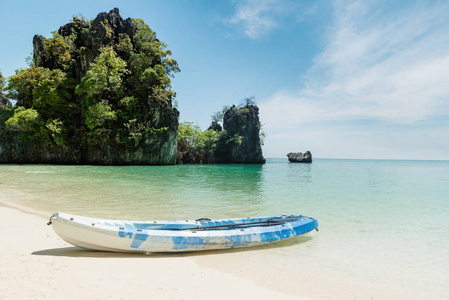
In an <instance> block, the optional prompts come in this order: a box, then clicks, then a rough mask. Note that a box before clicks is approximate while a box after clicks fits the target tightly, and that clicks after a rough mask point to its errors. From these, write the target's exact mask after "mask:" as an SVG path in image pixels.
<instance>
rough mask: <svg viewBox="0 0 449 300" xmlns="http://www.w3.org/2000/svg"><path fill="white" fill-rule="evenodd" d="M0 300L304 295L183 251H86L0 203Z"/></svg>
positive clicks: (32, 217)
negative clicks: (209, 265) (0, 241)
mask: <svg viewBox="0 0 449 300" xmlns="http://www.w3.org/2000/svg"><path fill="white" fill-rule="evenodd" d="M0 228H1V229H0V233H1V235H2V236H3V240H4V241H7V242H6V243H4V246H2V247H1V250H0V265H1V268H0V298H1V299H21V298H22V299H23V298H33V299H47V298H55V299H58V298H59V299H62V298H64V299H148V298H149V297H150V298H153V299H210V297H211V296H214V299H232V298H234V299H239V298H241V299H308V298H306V297H299V296H293V295H289V294H284V293H280V292H277V291H273V290H270V289H267V288H263V287H261V286H258V285H257V284H256V283H255V282H254V281H252V280H248V279H244V278H239V277H236V276H233V275H229V274H226V273H223V272H219V271H216V270H214V269H210V268H206V267H201V266H199V265H198V264H197V263H196V262H195V260H194V259H192V258H191V257H190V256H189V255H185V254H149V255H144V254H127V253H112V252H111V253H109V252H95V251H87V250H83V249H81V248H77V247H73V246H72V245H70V244H67V243H66V242H64V241H63V240H61V239H60V238H59V237H58V236H57V235H56V233H54V231H53V230H52V229H51V227H49V226H47V225H46V220H45V218H43V217H41V216H37V215H33V214H29V213H26V212H23V211H20V210H18V209H16V208H11V207H8V206H6V205H5V204H4V203H3V204H2V205H1V206H0Z"/></svg>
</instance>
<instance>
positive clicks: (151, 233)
mask: <svg viewBox="0 0 449 300" xmlns="http://www.w3.org/2000/svg"><path fill="white" fill-rule="evenodd" d="M284 219H285V220H286V221H285V222H284V221H283V220H284ZM273 220H274V221H273ZM270 222H272V223H270ZM50 223H51V225H52V226H53V229H54V231H55V232H56V233H57V234H58V235H59V236H60V237H61V238H62V239H63V240H65V241H66V242H68V243H70V244H72V245H75V246H78V247H81V248H85V249H90V250H98V251H113V252H181V251H199V250H214V249H228V248H237V247H249V246H258V245H264V244H268V243H273V242H277V241H281V240H285V239H289V238H293V237H295V236H298V235H302V234H305V233H307V232H310V231H312V230H313V229H316V228H317V227H318V221H317V220H315V219H313V218H310V217H304V216H271V217H258V218H244V219H227V220H213V221H212V220H201V219H200V220H196V221H189V220H186V221H125V220H105V219H94V218H88V217H82V216H76V215H70V214H65V213H55V214H53V216H52V217H51V219H50ZM253 224H254V225H253ZM272 224H274V225H272Z"/></svg>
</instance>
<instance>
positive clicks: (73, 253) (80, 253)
mask: <svg viewBox="0 0 449 300" xmlns="http://www.w3.org/2000/svg"><path fill="white" fill-rule="evenodd" d="M310 240H313V237H311V236H300V237H297V238H293V239H289V240H285V241H280V242H276V243H272V244H268V245H262V246H254V247H247V248H245V247H243V248H233V249H223V250H204V251H191V252H164V253H146V252H132V253H130V252H123V253H122V252H106V251H95V250H87V249H83V248H79V247H64V248H53V249H45V250H40V251H35V252H33V253H31V254H32V255H43V256H65V257H96V258H142V257H153V258H171V257H189V256H202V255H219V254H230V253H238V252H246V251H264V250H269V249H276V248H286V247H292V246H297V245H301V244H304V243H306V242H308V241H310Z"/></svg>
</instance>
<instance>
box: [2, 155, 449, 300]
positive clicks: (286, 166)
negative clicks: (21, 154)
mask: <svg viewBox="0 0 449 300" xmlns="http://www.w3.org/2000/svg"><path fill="white" fill-rule="evenodd" d="M0 201H1V202H3V203H4V204H7V205H10V206H20V207H26V208H27V209H31V210H34V211H37V212H39V213H42V214H46V215H48V216H50V215H51V213H53V212H57V211H61V212H67V213H73V214H80V215H86V216H91V217H104V218H116V219H117V218H119V219H159V220H162V219H196V218H200V217H209V218H231V217H241V216H260V215H273V214H303V215H307V216H312V217H315V218H316V219H318V221H319V223H320V226H319V230H320V231H319V232H313V233H312V234H310V235H308V236H304V237H299V238H298V240H296V241H290V242H283V243H280V245H276V244H274V245H269V246H264V247H259V248H261V249H257V250H264V249H265V252H264V251H257V250H255V251H253V252H242V253H244V254H245V257H246V258H247V259H246V260H243V259H242V261H240V262H239V263H240V264H241V265H242V266H247V267H253V266H255V265H257V264H258V263H260V261H258V260H256V258H254V257H257V256H258V257H259V258H260V259H262V260H264V262H263V265H264V266H263V267H261V270H262V269H263V270H272V271H273V270H274V271H281V269H282V271H283V272H287V273H289V272H290V274H294V272H295V270H299V269H301V268H304V267H307V268H310V270H311V272H312V271H313V270H315V271H317V272H321V274H322V273H323V272H324V273H325V274H327V273H329V274H337V276H338V274H340V275H341V276H342V277H344V278H349V281H351V280H352V279H353V282H355V283H354V284H356V283H357V282H361V283H363V284H367V287H368V288H369V287H379V288H380V289H385V293H386V294H390V295H391V299H448V298H447V297H449V289H448V288H447V283H448V282H449V271H448V270H449V161H399V160H343V159H341V160H337V159H315V160H314V161H313V163H312V164H291V163H289V162H288V161H287V160H286V159H268V160H267V163H266V164H265V165H181V166H117V167H116V166H57V165H0ZM231 251H233V250H231ZM249 253H251V254H249ZM248 257H251V259H248ZM336 282H338V280H337V281H336ZM342 282H346V281H342ZM348 288H350V287H349V286H348ZM389 291H391V293H390V292H389Z"/></svg>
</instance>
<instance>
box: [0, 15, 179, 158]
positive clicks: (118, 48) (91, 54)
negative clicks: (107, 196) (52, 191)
mask: <svg viewBox="0 0 449 300" xmlns="http://www.w3.org/2000/svg"><path fill="white" fill-rule="evenodd" d="M133 22H134V21H133V20H132V19H131V18H127V19H123V18H122V17H121V16H120V14H119V10H118V9H117V8H114V9H112V10H111V11H110V12H103V13H100V14H98V16H97V17H96V18H95V19H94V20H93V21H92V22H90V23H88V22H86V21H84V20H80V19H78V18H73V21H72V22H70V23H68V24H66V25H63V26H61V27H60V28H59V30H58V38H59V37H62V38H60V40H61V41H62V42H59V40H58V39H56V38H54V39H46V38H45V37H43V36H41V35H35V36H34V38H33V56H34V61H35V64H36V66H37V67H40V68H46V69H49V70H56V69H59V70H62V71H63V72H65V73H66V74H67V76H68V77H69V78H70V79H72V78H73V79H74V80H73V81H75V84H74V86H76V85H77V84H80V82H81V80H82V78H83V77H84V76H85V75H86V73H87V72H88V71H89V70H90V69H91V65H92V64H93V62H94V60H95V59H96V58H97V57H98V55H99V54H100V53H101V51H102V49H104V48H103V47H106V46H111V47H112V48H113V49H114V51H115V52H116V53H117V56H118V57H120V58H121V59H122V60H123V61H125V62H127V67H128V69H129V75H127V76H128V77H127V78H125V79H123V80H124V84H123V86H124V88H123V89H126V90H131V88H130V86H131V84H133V83H129V82H130V81H126V80H128V79H129V77H131V76H134V77H137V76H135V74H134V73H133V72H134V69H132V68H135V69H137V68H138V67H141V68H144V70H145V68H148V69H147V70H150V69H151V68H152V67H153V68H155V69H157V68H159V69H157V70H163V71H164V70H166V69H167V68H166V67H167V65H164V66H163V64H164V63H165V62H167V61H168V62H169V63H171V65H170V66H171V67H172V69H173V68H174V67H173V65H174V64H176V61H175V60H172V59H170V60H168V59H167V60H163V59H161V58H160V57H158V58H157V59H156V58H154V57H149V56H148V52H145V53H144V52H143V51H144V50H139V49H140V48H139V49H137V48H138V46H137V44H138V43H139V42H140V43H141V41H142V39H145V42H146V43H147V44H148V43H153V44H151V45H152V46H153V45H156V46H154V47H155V49H154V51H155V52H158V51H159V49H158V48H157V47H159V46H158V45H159V40H157V39H156V36H155V34H154V33H152V32H151V30H150V29H149V28H148V31H150V32H151V33H150V35H149V37H147V36H145V37H144V38H142V34H141V35H140V37H139V38H140V40H139V41H136V40H134V37H135V35H136V33H137V32H139V28H141V27H142V28H143V27H145V26H146V24H144V23H143V21H142V24H144V25H142V24H140V25H135V23H133ZM137 24H139V23H137ZM138 26H141V27H139V28H137V27H138ZM144 29H145V28H144ZM145 30H146V29H145ZM51 43H53V44H51ZM55 43H60V44H55ZM62 44H63V46H61V45H62ZM67 45H68V46H67ZM51 47H53V48H51ZM58 47H59V48H58ZM161 47H162V48H163V46H161ZM162 48H161V49H162ZM54 49H57V50H58V51H59V52H58V51H55V50H54ZM64 51H66V53H67V55H66V56H64ZM139 51H142V52H139ZM61 53H62V54H61ZM134 54H136V55H140V57H139V58H142V57H145V59H146V61H151V60H152V61H151V62H149V63H148V64H152V65H151V66H147V65H145V66H143V67H142V65H143V63H138V64H137V63H135V61H136V59H134V61H132V59H131V55H134ZM145 55H146V56H145ZM66 57H69V59H67V62H66V61H63V62H64V64H65V65H69V67H66V66H64V65H62V63H61V60H63V59H65V58H66ZM142 60H144V59H143V58H142ZM131 62H134V66H131ZM173 62H174V63H173ZM136 65H137V66H138V67H136ZM160 66H162V67H160ZM175 66H176V68H177V64H176V65H175ZM151 70H153V69H151ZM177 70H178V71H179V68H178V69H177ZM166 72H167V74H168V72H169V71H166ZM171 72H175V71H173V70H172V71H171ZM151 74H153V73H151ZM157 75H158V76H162V75H160V74H159V73H158V74H157ZM170 76H171V74H168V75H167V76H166V77H167V78H168V77H170ZM151 80H153V81H152V82H156V81H157V80H159V79H154V76H153V77H152V78H151ZM148 81H149V80H147V82H148ZM151 84H153V85H152V86H151V87H150V88H147V90H150V91H153V90H154V91H155V92H154V94H151V92H148V93H147V92H142V93H140V90H139V92H138V93H134V94H132V95H128V94H125V95H123V96H121V97H122V98H118V97H117V98H118V100H117V99H115V100H112V99H108V98H106V100H107V101H109V102H108V104H109V105H110V107H112V108H113V109H114V110H115V112H116V115H118V114H120V113H122V114H124V111H125V109H128V108H126V107H125V108H124V106H123V104H121V102H120V101H121V99H123V98H125V96H133V97H134V98H138V101H139V103H138V104H137V105H138V108H134V107H133V108H129V109H128V111H127V112H126V113H128V114H130V115H131V114H134V115H133V117H127V118H128V119H129V120H128V119H125V120H124V121H123V124H119V122H120V121H115V122H116V123H114V124H113V125H108V126H110V127H109V128H107V131H108V133H107V134H104V135H96V136H92V135H89V132H88V129H87V128H86V125H85V121H84V118H85V114H84V113H83V112H82V111H81V109H80V108H79V107H81V108H82V107H83V105H85V104H82V103H83V102H82V101H83V100H82V97H83V96H82V95H80V94H77V93H75V92H74V90H72V91H71V93H72V96H71V97H72V98H71V100H70V101H72V102H73V103H74V106H75V105H76V106H77V109H74V110H73V118H71V122H72V123H71V125H70V126H72V127H71V128H72V129H71V132H70V134H69V138H70V140H69V142H66V143H64V144H58V143H55V142H53V143H52V142H47V141H46V142H45V143H41V144H39V143H36V144H35V143H33V142H28V143H27V144H26V145H24V144H23V143H22V142H21V136H20V132H17V131H14V130H2V125H4V122H3V123H2V124H0V163H58V164H102V165H103V164H105V165H123V164H145V165H160V164H164V165H166V164H175V162H176V158H177V135H178V116H179V112H178V111H177V109H176V108H174V107H173V106H172V99H171V95H169V96H165V95H166V94H169V93H170V92H171V91H166V90H164V87H165V86H167V85H165V84H159V83H151ZM158 84H159V85H158ZM134 85H135V86H138V87H139V88H140V86H141V85H140V84H139V83H134ZM168 86H169V84H168ZM164 93H166V94H164ZM136 95H137V96H136ZM140 95H142V96H140ZM155 95H156V96H155ZM161 95H163V96H161ZM157 97H159V98H157ZM163 97H166V98H164V99H162V98H163ZM128 98H132V97H128ZM156 98H157V99H156ZM30 99H31V100H30ZM100 99H104V98H100ZM155 99H156V100H155ZM160 99H162V100H160ZM27 101H28V102H29V103H28V102H26V103H25V101H22V100H21V99H20V98H19V99H17V103H16V107H17V106H22V107H24V108H26V109H28V108H34V107H33V99H32V98H28V99H27ZM95 101H96V100H95ZM114 101H115V102H114ZM2 106H8V107H11V104H10V102H9V101H8V100H7V99H4V98H3V95H1V94H0V109H1V107H2ZM137 110H139V111H138V112H137V113H136V111H137ZM0 113H1V111H0ZM39 113H40V112H39ZM41 115H43V114H41ZM0 116H1V115H0ZM123 118H124V117H123ZM54 119H56V118H54ZM61 120H62V119H61ZM114 120H118V119H117V117H116V119H114ZM0 121H1V119H0ZM62 121H64V120H62ZM126 121H129V123H125V122H126ZM44 122H47V123H49V122H51V119H50V117H47V119H46V120H44ZM74 122H78V123H77V124H76V125H73V123H74ZM111 122H112V121H111ZM133 122H134V123H133ZM137 125H138V126H137ZM113 126H115V127H113ZM133 126H134V127H135V128H133ZM73 128H74V129H73ZM44 129H45V127H44ZM47 135H48V136H49V134H47ZM136 136H138V138H136ZM125 138H127V139H128V140H126V141H125ZM133 138H135V140H133ZM49 139H50V141H51V137H49Z"/></svg>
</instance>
